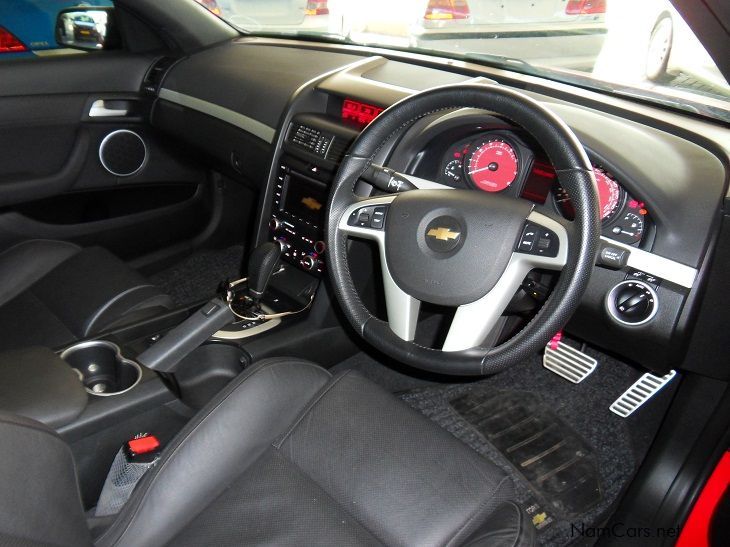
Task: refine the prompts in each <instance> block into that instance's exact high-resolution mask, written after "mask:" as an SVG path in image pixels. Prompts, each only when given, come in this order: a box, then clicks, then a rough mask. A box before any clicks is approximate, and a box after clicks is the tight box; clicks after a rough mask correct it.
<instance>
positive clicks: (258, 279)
mask: <svg viewBox="0 0 730 547" xmlns="http://www.w3.org/2000/svg"><path fill="white" fill-rule="evenodd" d="M280 255H281V247H280V246H279V244H278V243H273V242H268V243H264V244H263V245H260V246H259V247H256V249H254V251H253V252H252V253H251V256H250V257H249V259H248V275H249V277H248V291H247V292H248V294H247V296H248V297H249V299H250V300H249V301H248V302H246V303H245V304H244V305H245V307H246V308H248V309H250V310H254V311H255V310H257V309H259V302H260V301H261V297H262V296H263V295H264V292H266V287H268V285H269V280H270V279H271V276H272V274H273V273H274V269H275V268H276V265H277V264H278V262H279V256H280ZM244 281H245V280H240V281H238V282H233V283H230V284H229V285H228V286H229V289H228V290H229V291H232V290H233V286H235V284H238V283H243V282H244ZM236 313H238V312H236ZM236 320H237V317H236V315H234V313H233V311H231V308H230V307H229V306H228V302H226V301H224V300H223V299H222V298H220V297H216V298H214V299H213V300H211V301H210V302H208V303H207V304H205V306H203V307H202V308H200V309H199V310H198V311H196V312H195V313H193V314H192V315H191V316H190V317H188V318H187V319H186V320H185V321H183V322H182V323H180V324H179V325H178V326H177V327H175V328H174V329H172V330H171V331H170V332H168V333H167V334H166V335H165V336H164V337H163V338H161V339H160V340H159V341H158V342H156V343H155V344H154V345H152V346H151V347H149V348H148V349H147V350H145V351H143V352H142V353H141V354H140V355H139V356H138V357H137V362H138V363H140V364H142V365H144V366H146V367H148V368H151V369H152V370H156V371H159V372H167V373H171V372H174V371H175V368H176V366H177V364H178V363H179V362H180V361H182V360H183V359H184V358H185V357H186V356H187V355H188V354H189V353H190V352H192V351H193V350H194V349H195V348H197V347H198V346H200V344H202V343H203V342H205V341H206V340H207V339H208V338H210V337H211V336H213V334H215V333H216V332H218V331H219V330H220V329H221V328H222V327H224V326H225V325H227V324H228V323H231V322H233V321H236Z"/></svg>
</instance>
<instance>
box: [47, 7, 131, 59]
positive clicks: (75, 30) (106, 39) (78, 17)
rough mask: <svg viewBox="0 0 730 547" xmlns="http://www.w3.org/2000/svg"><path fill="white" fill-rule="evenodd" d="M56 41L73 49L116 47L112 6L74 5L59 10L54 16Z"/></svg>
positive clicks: (116, 35)
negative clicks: (56, 15) (55, 16)
mask: <svg viewBox="0 0 730 547" xmlns="http://www.w3.org/2000/svg"><path fill="white" fill-rule="evenodd" d="M56 41H57V42H58V44H59V45H60V46H62V47H68V48H74V49H83V50H100V49H116V48H118V47H119V44H120V40H119V36H118V34H117V31H116V28H115V25H114V8H103V7H74V8H68V9H65V10H63V11H61V12H60V13H59V14H58V17H57V18H56Z"/></svg>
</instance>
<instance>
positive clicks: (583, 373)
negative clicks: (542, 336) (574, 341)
mask: <svg viewBox="0 0 730 547" xmlns="http://www.w3.org/2000/svg"><path fill="white" fill-rule="evenodd" d="M596 365H598V361H596V360H595V359H594V358H593V357H590V356H588V355H586V354H585V353H583V352H582V351H580V350H577V349H575V348H574V347H572V346H569V345H568V344H565V343H564V342H561V341H560V339H559V335H556V337H555V338H553V339H552V340H551V341H550V343H549V344H548V345H547V346H545V354H544V355H543V356H542V366H544V367H545V368H546V369H548V370H549V371H551V372H554V373H555V374H557V375H558V376H561V377H563V378H565V379H566V380H568V381H569V382H573V383H574V384H580V383H581V382H582V381H583V380H585V379H586V378H588V376H590V374H591V373H592V372H593V371H594V370H596Z"/></svg>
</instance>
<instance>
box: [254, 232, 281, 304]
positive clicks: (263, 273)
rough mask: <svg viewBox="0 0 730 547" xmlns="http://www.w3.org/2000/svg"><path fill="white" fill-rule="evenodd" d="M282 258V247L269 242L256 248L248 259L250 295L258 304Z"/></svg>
mask: <svg viewBox="0 0 730 547" xmlns="http://www.w3.org/2000/svg"><path fill="white" fill-rule="evenodd" d="M280 257H281V246H280V245H279V244H278V243H275V242H273V241H269V242H267V243H263V244H262V245H259V246H258V247H256V248H255V249H254V250H253V252H252V253H251V256H249V258H248V295H249V296H250V297H251V300H253V302H254V304H258V303H259V301H260V300H261V297H262V296H263V295H264V293H265V292H266V287H268V286H269V280H270V279H271V276H272V274H273V273H274V270H275V269H276V265H277V264H278V263H279V258H280Z"/></svg>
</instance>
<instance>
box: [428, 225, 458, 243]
mask: <svg viewBox="0 0 730 547" xmlns="http://www.w3.org/2000/svg"><path fill="white" fill-rule="evenodd" d="M426 235H427V236H428V237H435V238H436V239H438V240H440V241H448V240H450V239H459V236H460V235H461V233H460V232H452V231H451V230H450V229H448V228H441V227H439V228H431V229H430V230H429V231H428V232H426Z"/></svg>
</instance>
